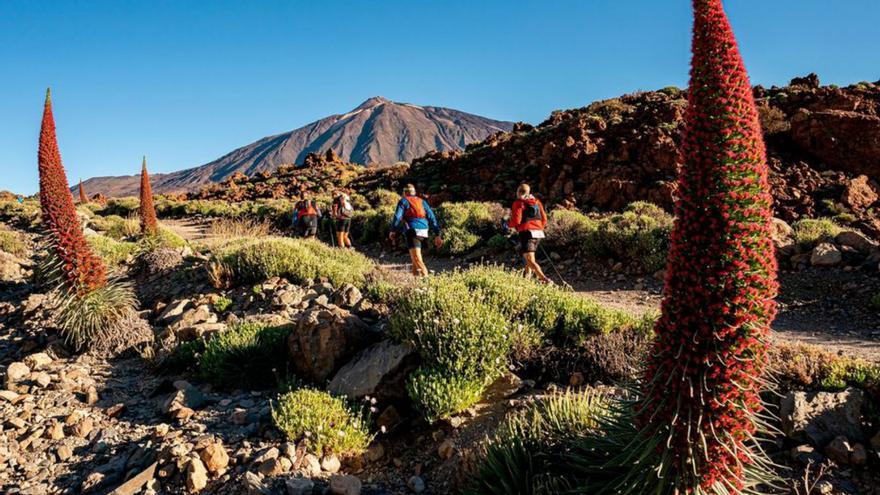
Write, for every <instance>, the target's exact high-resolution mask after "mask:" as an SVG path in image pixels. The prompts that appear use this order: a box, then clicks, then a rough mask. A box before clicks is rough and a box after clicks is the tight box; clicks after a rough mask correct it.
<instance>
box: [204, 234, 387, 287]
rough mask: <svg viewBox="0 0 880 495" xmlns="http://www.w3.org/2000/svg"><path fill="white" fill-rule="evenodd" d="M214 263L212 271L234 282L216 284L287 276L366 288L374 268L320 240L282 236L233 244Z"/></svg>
mask: <svg viewBox="0 0 880 495" xmlns="http://www.w3.org/2000/svg"><path fill="white" fill-rule="evenodd" d="M211 264H212V265H213V267H212V268H211V271H212V272H214V271H216V272H218V273H220V274H222V276H224V277H228V278H230V279H231V280H227V281H216V280H215V283H216V285H225V284H227V283H229V282H231V283H234V284H244V283H250V282H261V281H263V280H267V279H269V278H272V277H286V278H288V279H290V280H291V281H293V282H304V281H305V280H306V279H316V278H326V279H328V280H329V281H330V282H331V283H332V284H333V285H336V286H340V285H342V284H345V283H350V284H353V285H355V286H357V287H364V286H365V283H366V276H367V274H368V273H370V272H371V271H372V270H373V268H374V265H373V263H372V261H370V260H369V258H367V257H365V256H364V255H362V254H360V253H356V252H354V251H351V250H343V249H334V248H332V247H330V246H328V245H326V244H324V243H322V242H320V241H317V240H303V239H288V238H281V237H267V238H263V239H257V240H249V241H242V242H235V243H231V244H230V245H229V246H228V247H226V248H223V249H221V250H220V251H219V252H218V253H217V254H216V255H215V256H214V258H213V260H212V262H211ZM219 282H224V283H219Z"/></svg>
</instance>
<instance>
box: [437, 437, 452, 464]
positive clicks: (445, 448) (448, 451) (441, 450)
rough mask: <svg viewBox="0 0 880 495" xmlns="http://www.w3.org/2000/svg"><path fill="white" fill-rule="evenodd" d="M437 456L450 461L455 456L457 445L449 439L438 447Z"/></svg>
mask: <svg viewBox="0 0 880 495" xmlns="http://www.w3.org/2000/svg"><path fill="white" fill-rule="evenodd" d="M437 455H439V456H440V458H441V459H449V458H451V457H452V456H453V455H455V443H454V442H453V441H452V439H450V438H447V439H446V440H444V441H443V443H441V444H440V446H439V447H437Z"/></svg>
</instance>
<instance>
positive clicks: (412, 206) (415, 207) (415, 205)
mask: <svg viewBox="0 0 880 495" xmlns="http://www.w3.org/2000/svg"><path fill="white" fill-rule="evenodd" d="M404 197H405V198H406V200H407V201H408V202H409V208H407V209H406V211H405V212H403V218H405V219H407V220H410V219H412V218H428V215H426V214H425V205H424V203H422V201H423V200H422V198H420V197H418V196H404Z"/></svg>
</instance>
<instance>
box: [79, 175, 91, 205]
mask: <svg viewBox="0 0 880 495" xmlns="http://www.w3.org/2000/svg"><path fill="white" fill-rule="evenodd" d="M79 202H80V203H81V204H86V203H88V202H89V197H88V196H86V190H85V188H83V181H82V179H80V181H79Z"/></svg>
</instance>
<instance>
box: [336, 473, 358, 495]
mask: <svg viewBox="0 0 880 495" xmlns="http://www.w3.org/2000/svg"><path fill="white" fill-rule="evenodd" d="M361 488H362V484H361V480H360V479H358V478H357V476H352V475H348V474H347V475H334V476H331V477H330V493H332V494H333V495H360V493H361Z"/></svg>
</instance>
